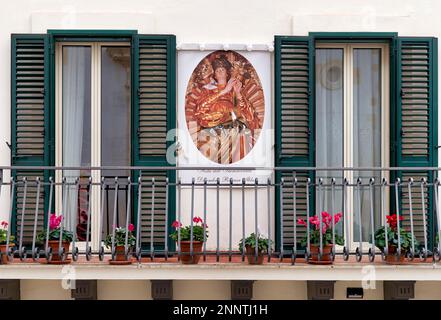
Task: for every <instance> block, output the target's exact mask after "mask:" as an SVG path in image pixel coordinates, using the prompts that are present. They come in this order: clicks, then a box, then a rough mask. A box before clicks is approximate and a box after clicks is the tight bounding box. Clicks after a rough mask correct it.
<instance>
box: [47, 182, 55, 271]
mask: <svg viewBox="0 0 441 320" xmlns="http://www.w3.org/2000/svg"><path fill="white" fill-rule="evenodd" d="M49 184H50V187H49V206H48V209H47V217H46V220H47V221H46V243H45V255H46V260H47V261H48V262H50V261H52V248H51V247H49V231H50V229H49V226H50V222H49V220H50V217H51V211H52V199H53V193H54V185H55V183H54V180H53V179H52V177H49Z"/></svg>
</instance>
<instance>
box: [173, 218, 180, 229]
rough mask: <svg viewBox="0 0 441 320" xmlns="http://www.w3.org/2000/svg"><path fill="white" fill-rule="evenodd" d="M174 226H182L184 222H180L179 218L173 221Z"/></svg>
mask: <svg viewBox="0 0 441 320" xmlns="http://www.w3.org/2000/svg"><path fill="white" fill-rule="evenodd" d="M172 227H173V228H176V229H177V228H180V227H182V223H180V222H179V221H178V220H176V221H173V223H172Z"/></svg>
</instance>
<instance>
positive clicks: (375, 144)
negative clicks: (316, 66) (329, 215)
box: [353, 49, 381, 241]
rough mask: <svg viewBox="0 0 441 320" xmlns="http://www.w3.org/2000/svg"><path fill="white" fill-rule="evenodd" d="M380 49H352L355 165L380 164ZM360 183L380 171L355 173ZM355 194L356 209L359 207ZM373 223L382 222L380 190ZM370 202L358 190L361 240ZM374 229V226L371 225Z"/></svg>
mask: <svg viewBox="0 0 441 320" xmlns="http://www.w3.org/2000/svg"><path fill="white" fill-rule="evenodd" d="M380 57H381V56H380V49H354V76H353V78H354V83H353V88H354V101H353V102H354V167H381V58H380ZM357 175H358V176H359V177H362V179H363V182H367V181H368V180H369V178H371V177H374V178H375V181H376V182H377V183H379V182H380V181H381V172H379V171H376V172H374V171H360V172H357ZM358 201H359V200H358V198H357V196H355V206H356V207H355V209H357V206H358ZM373 204H374V222H376V224H377V225H378V224H379V222H380V221H381V218H380V211H381V207H380V206H381V201H380V190H379V188H376V189H375V193H374V201H373ZM370 206H371V201H370V193H369V189H368V188H365V189H363V190H362V192H361V225H362V240H363V241H370V240H371V237H370V236H371V234H372V232H371V227H370V226H371V218H370V215H371V210H370ZM359 223H360V222H359V219H358V213H357V211H356V210H355V219H354V240H355V241H358V240H359V239H360V237H359ZM374 229H375V227H374Z"/></svg>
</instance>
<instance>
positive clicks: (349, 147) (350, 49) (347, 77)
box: [314, 41, 391, 250]
mask: <svg viewBox="0 0 441 320" xmlns="http://www.w3.org/2000/svg"><path fill="white" fill-rule="evenodd" d="M317 49H341V50H343V128H342V129H343V167H354V162H353V155H354V140H353V134H352V133H353V122H354V117H353V113H354V101H353V92H354V91H353V71H354V61H353V57H354V50H355V49H380V50H381V167H390V153H389V150H390V139H391V138H390V136H391V134H390V133H391V126H390V113H391V105H390V92H391V83H390V59H389V56H390V53H389V50H390V48H389V44H387V43H385V42H369V43H366V42H364V43H362V42H320V41H318V42H316V43H315V46H314V56H315V50H317ZM314 63H315V61H314ZM314 76H315V74H314ZM315 80H316V79H315ZM315 84H316V81H314V91H315V89H316V86H315ZM315 108H316V105H315ZM316 121H317V119H316V118H315V117H314V124H316ZM315 136H316V139H317V135H315ZM314 156H316V154H315V155H314ZM345 176H346V177H347V178H348V179H349V181H350V182H354V183H355V181H354V171H347V172H346V173H345ZM389 177H390V175H389V172H388V171H382V172H381V178H385V179H387V180H388V181H389ZM354 199H355V198H354V190H353V188H349V189H348V196H347V198H346V205H347V208H350V211H349V212H350V213H351V214H350V215H349V216H348V218H347V220H345V221H346V222H347V223H348V224H349V225H348V228H346V227H345V228H344V230H345V231H344V233H345V237H347V239H348V240H349V241H348V243H349V244H350V250H355V249H356V247H357V246H358V244H359V242H358V241H357V242H355V241H354V238H355V233H356V230H355V229H354V221H355V200H354ZM385 202H386V207H389V205H390V192H389V190H387V194H386V199H385ZM380 219H381V220H380V223H383V222H384V217H383V215H381V217H380ZM346 233H348V234H346ZM362 246H363V249H364V250H367V249H368V248H369V247H370V246H371V244H370V243H369V242H363V243H362ZM338 247H340V246H338ZM339 249H340V250H342V248H339Z"/></svg>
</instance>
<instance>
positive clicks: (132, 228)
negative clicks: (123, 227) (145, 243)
mask: <svg viewBox="0 0 441 320" xmlns="http://www.w3.org/2000/svg"><path fill="white" fill-rule="evenodd" d="M133 230H135V226H134V225H133V223H131V224H129V231H130V232H132V231H133Z"/></svg>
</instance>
